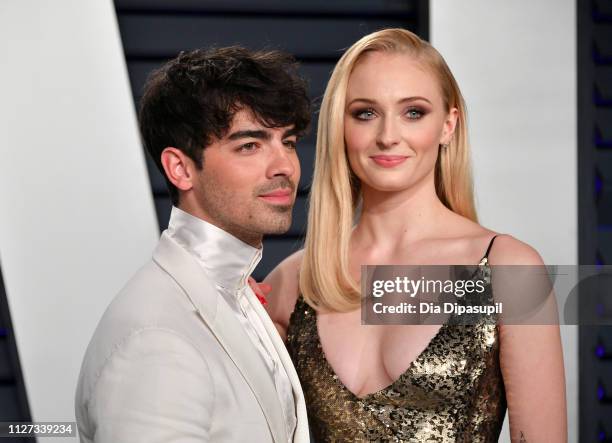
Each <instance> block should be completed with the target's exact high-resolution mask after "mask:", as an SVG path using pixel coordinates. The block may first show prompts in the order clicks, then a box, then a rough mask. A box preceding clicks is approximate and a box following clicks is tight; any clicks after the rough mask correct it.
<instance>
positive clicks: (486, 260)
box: [480, 235, 497, 264]
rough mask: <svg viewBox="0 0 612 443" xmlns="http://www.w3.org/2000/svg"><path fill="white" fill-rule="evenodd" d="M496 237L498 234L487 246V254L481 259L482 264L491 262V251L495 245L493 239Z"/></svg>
mask: <svg viewBox="0 0 612 443" xmlns="http://www.w3.org/2000/svg"><path fill="white" fill-rule="evenodd" d="M496 237H497V235H494V236H493V238H492V239H491V241H490V242H489V246H488V247H487V252H485V255H483V256H482V258H481V259H480V264H485V263H488V262H489V252H491V246H493V241H494V240H495V238H496Z"/></svg>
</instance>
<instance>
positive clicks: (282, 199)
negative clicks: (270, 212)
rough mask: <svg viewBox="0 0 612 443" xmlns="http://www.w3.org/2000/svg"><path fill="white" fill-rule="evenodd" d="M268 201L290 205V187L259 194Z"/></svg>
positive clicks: (291, 192)
mask: <svg viewBox="0 0 612 443" xmlns="http://www.w3.org/2000/svg"><path fill="white" fill-rule="evenodd" d="M259 197H260V198H262V199H264V200H265V201H267V202H268V203H272V204H276V205H290V204H291V203H293V191H292V190H291V189H277V190H276V191H272V192H268V193H267V194H262V195H260V196H259Z"/></svg>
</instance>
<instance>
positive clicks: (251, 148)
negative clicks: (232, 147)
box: [238, 142, 257, 152]
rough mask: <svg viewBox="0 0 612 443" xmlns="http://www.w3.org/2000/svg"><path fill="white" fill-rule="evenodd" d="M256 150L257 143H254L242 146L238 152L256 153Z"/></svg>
mask: <svg viewBox="0 0 612 443" xmlns="http://www.w3.org/2000/svg"><path fill="white" fill-rule="evenodd" d="M255 148H257V144H256V143H253V142H251V143H245V144H244V145H241V146H240V147H239V148H238V151H240V152H251V151H254V150H255Z"/></svg>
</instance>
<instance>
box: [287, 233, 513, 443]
mask: <svg viewBox="0 0 612 443" xmlns="http://www.w3.org/2000/svg"><path fill="white" fill-rule="evenodd" d="M492 243H493V240H491V243H490V244H489V248H487V253H486V254H485V256H484V257H483V259H482V260H481V262H480V264H479V266H478V269H479V271H480V272H482V273H483V274H482V275H484V276H485V277H486V276H490V269H489V267H488V266H489V265H488V263H487V255H488V253H489V250H490V248H491V244H492ZM486 287H487V291H488V293H489V294H490V290H491V285H490V280H489V282H488V285H487V286H486ZM491 300H492V295H491ZM450 320H452V316H451V319H449V321H447V323H445V324H443V325H442V327H441V328H440V330H439V331H438V333H437V334H436V335H435V336H434V338H433V339H432V340H431V341H430V342H429V344H428V345H427V347H426V348H425V350H424V351H423V352H422V353H421V354H420V355H419V356H418V357H417V358H416V359H415V360H414V361H413V362H412V363H411V364H410V366H409V367H408V369H407V370H406V371H405V372H404V373H403V374H402V375H401V376H400V377H399V378H398V379H397V380H396V381H394V382H393V383H392V384H391V385H389V386H387V387H386V388H383V389H381V390H380V391H377V392H375V393H372V394H369V395H366V396H365V397H363V398H360V397H357V396H355V395H354V394H353V393H352V392H350V391H349V390H348V389H347V388H346V387H345V386H344V385H343V384H342V382H340V380H339V378H338V377H337V375H336V374H335V373H334V371H333V369H332V368H331V366H330V365H329V363H328V362H327V360H326V358H325V355H324V353H323V350H322V349H321V343H320V341H319V336H318V333H317V323H316V312H315V311H314V310H313V309H312V308H311V307H310V306H309V305H307V304H306V303H305V302H304V300H303V299H302V297H301V296H300V297H299V298H298V301H297V303H296V306H295V310H294V312H293V314H292V315H291V319H290V323H289V328H288V331H287V332H288V337H287V347H288V349H289V353H290V355H291V358H292V359H293V363H294V364H295V367H296V369H297V373H298V375H299V377H300V381H301V384H302V389H303V391H304V395H305V397H306V405H307V409H308V418H309V424H310V428H311V431H312V435H313V437H314V441H315V442H353V441H384V442H387V441H389V442H419V443H420V442H474V443H480V442H497V440H498V437H499V433H500V430H501V427H502V423H503V420H504V415H505V412H506V396H505V391H504V384H503V380H502V374H501V370H500V363H499V329H498V326H497V325H496V324H495V322H494V321H493V322H491V321H490V318H489V319H488V320H487V319H483V321H481V322H477V323H476V324H470V325H460V324H454V323H453V321H450Z"/></svg>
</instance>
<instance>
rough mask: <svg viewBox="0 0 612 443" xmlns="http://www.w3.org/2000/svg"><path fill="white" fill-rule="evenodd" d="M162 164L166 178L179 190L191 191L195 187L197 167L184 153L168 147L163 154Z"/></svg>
mask: <svg viewBox="0 0 612 443" xmlns="http://www.w3.org/2000/svg"><path fill="white" fill-rule="evenodd" d="M161 164H162V166H163V168H164V172H165V173H166V177H168V180H169V181H170V183H172V184H173V185H174V186H175V187H176V188H177V189H179V190H181V191H189V190H190V189H191V188H192V187H193V180H194V177H195V175H194V173H195V165H194V163H193V161H192V160H191V159H190V158H189V157H187V156H186V155H185V154H184V153H183V151H181V150H180V149H177V148H173V147H167V148H166V149H164V150H163V151H162V153H161Z"/></svg>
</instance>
